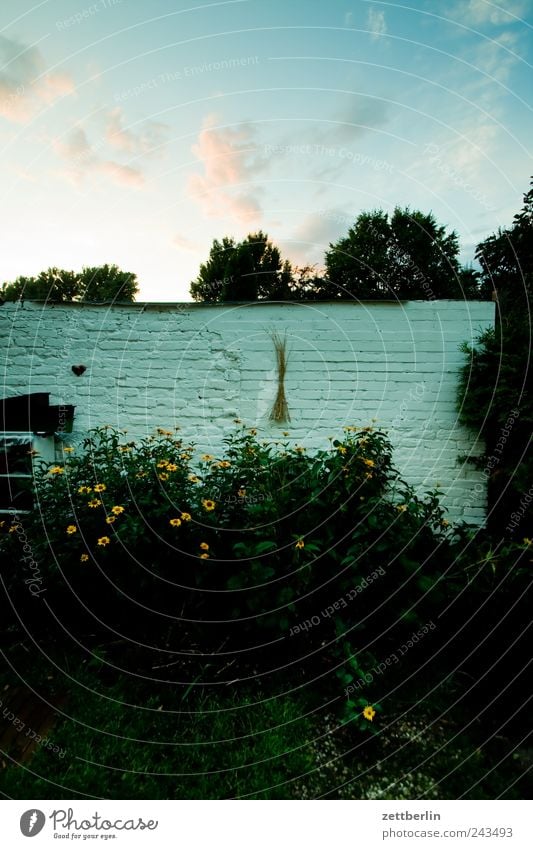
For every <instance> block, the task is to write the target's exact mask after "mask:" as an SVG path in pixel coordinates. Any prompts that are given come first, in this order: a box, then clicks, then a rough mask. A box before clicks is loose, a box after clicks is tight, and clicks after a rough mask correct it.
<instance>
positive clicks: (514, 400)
mask: <svg viewBox="0 0 533 849" xmlns="http://www.w3.org/2000/svg"><path fill="white" fill-rule="evenodd" d="M532 245H533V190H530V191H529V192H528V194H526V195H525V198H524V207H523V209H522V211H521V212H520V213H518V214H517V215H516V216H515V218H514V222H513V225H512V226H511V227H509V228H507V229H505V230H501V229H500V230H498V232H497V233H496V234H494V235H492V236H489V237H488V238H487V239H485V241H483V242H482V243H481V244H480V245H478V248H477V253H476V255H477V258H478V260H479V262H480V264H481V267H482V273H481V285H482V289H483V291H484V292H485V293H488V292H489V291H492V290H493V289H494V291H495V292H496V297H497V307H498V315H497V318H498V320H497V325H496V329H495V330H494V331H493V330H489V331H487V332H485V333H483V334H481V335H480V336H479V337H478V339H477V342H476V344H475V345H474V346H473V347H472V346H470V345H468V344H465V345H464V346H463V350H464V351H465V353H467V354H468V358H469V359H468V362H467V363H466V364H465V366H464V368H463V370H462V373H461V380H460V387H459V396H458V403H459V409H460V416H461V420H462V421H463V422H464V424H466V425H467V426H469V427H471V428H473V429H475V430H476V431H477V432H478V433H479V434H480V435H481V436H482V437H483V438H484V439H485V441H486V446H487V448H486V455H485V457H484V458H483V459H482V461H481V465H486V466H487V471H488V472H489V473H490V478H489V501H490V504H489V506H490V507H491V511H490V527H491V529H492V530H493V531H494V532H495V533H499V534H502V533H503V534H505V535H509V533H510V531H511V530H512V531H514V528H510V525H511V524H512V522H510V518H511V517H513V516H514V514H520V516H521V519H520V523H519V524H520V525H521V526H522V530H521V531H519V532H518V533H519V534H521V536H525V535H526V534H527V533H528V532H529V529H530V528H531V520H532V518H533V512H532V504H533V501H532V499H529V500H528V499H527V494H528V489H529V487H530V486H531V479H532V472H533V465H532V463H533V460H532V455H531V451H530V447H531V432H532V427H533V399H532V395H531V357H530V352H531V306H532V281H533V247H532ZM524 499H525V502H524ZM513 522H514V520H513Z"/></svg>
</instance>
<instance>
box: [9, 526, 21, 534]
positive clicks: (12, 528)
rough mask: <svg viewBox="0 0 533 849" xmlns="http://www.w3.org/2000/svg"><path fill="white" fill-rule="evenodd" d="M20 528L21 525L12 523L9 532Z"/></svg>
mask: <svg viewBox="0 0 533 849" xmlns="http://www.w3.org/2000/svg"><path fill="white" fill-rule="evenodd" d="M19 528H20V525H11V527H10V529H9V533H10V534H12V533H14V532H15V531H18V529H19Z"/></svg>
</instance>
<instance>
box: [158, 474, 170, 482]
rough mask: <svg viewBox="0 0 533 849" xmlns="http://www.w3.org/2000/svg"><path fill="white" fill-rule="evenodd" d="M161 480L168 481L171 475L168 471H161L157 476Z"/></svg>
mask: <svg viewBox="0 0 533 849" xmlns="http://www.w3.org/2000/svg"><path fill="white" fill-rule="evenodd" d="M157 477H158V478H159V480H160V481H168V479H169V475H167V473H166V472H161V474H160V475H158V476H157Z"/></svg>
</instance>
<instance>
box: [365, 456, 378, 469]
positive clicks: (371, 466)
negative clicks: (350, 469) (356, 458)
mask: <svg viewBox="0 0 533 849" xmlns="http://www.w3.org/2000/svg"><path fill="white" fill-rule="evenodd" d="M363 463H364V464H365V466H368V468H369V469H373V468H374V466H375V465H376V464H375V463H374V461H373V460H368V459H367V458H366V457H364V458H363Z"/></svg>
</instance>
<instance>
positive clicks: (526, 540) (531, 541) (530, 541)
mask: <svg viewBox="0 0 533 849" xmlns="http://www.w3.org/2000/svg"><path fill="white" fill-rule="evenodd" d="M524 545H533V539H529V537H524Z"/></svg>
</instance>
